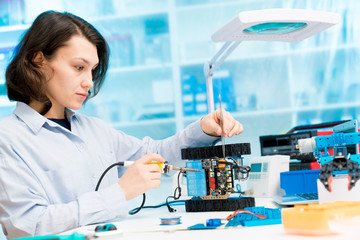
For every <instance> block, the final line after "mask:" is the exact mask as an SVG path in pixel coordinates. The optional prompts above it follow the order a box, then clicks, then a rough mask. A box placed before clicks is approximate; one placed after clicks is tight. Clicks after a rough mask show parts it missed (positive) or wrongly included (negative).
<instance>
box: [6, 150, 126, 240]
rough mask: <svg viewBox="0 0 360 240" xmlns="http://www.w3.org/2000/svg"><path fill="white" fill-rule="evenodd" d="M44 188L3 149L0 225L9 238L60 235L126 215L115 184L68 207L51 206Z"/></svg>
mask: <svg viewBox="0 0 360 240" xmlns="http://www.w3.org/2000/svg"><path fill="white" fill-rule="evenodd" d="M0 145H1V144H0ZM42 185H43V184H42V182H41V181H40V180H39V178H38V177H37V174H36V173H34V172H32V171H31V170H30V169H29V168H28V167H27V166H26V164H24V163H23V162H22V161H21V158H20V157H19V156H18V155H17V154H16V152H15V151H14V150H12V149H11V148H10V147H7V146H4V145H2V146H0V216H1V218H0V224H2V225H3V229H4V233H5V235H6V236H7V238H9V239H11V238H19V237H25V236H33V235H45V234H54V233H60V232H63V231H66V230H69V229H73V228H77V227H80V226H83V225H86V224H90V223H94V222H101V221H107V220H111V219H112V218H118V217H123V216H125V215H127V203H126V200H125V197H124V194H123V192H122V190H121V188H120V186H119V185H118V184H117V183H116V182H115V183H114V184H113V185H110V186H107V187H104V188H102V189H100V190H99V191H97V192H95V191H90V192H87V193H85V194H82V195H80V196H78V197H77V198H76V200H74V201H70V202H67V203H53V202H51V200H49V197H48V192H46V190H45V189H44V187H43V186H42Z"/></svg>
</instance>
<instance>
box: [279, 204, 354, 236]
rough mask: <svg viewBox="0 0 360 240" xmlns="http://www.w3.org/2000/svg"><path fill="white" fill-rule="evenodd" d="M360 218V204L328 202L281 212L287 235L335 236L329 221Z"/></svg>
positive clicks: (297, 206)
mask: <svg viewBox="0 0 360 240" xmlns="http://www.w3.org/2000/svg"><path fill="white" fill-rule="evenodd" d="M355 216H360V202H350V201H349V202H347V201H338V202H326V203H321V204H318V203H315V204H309V205H296V206H295V207H293V208H284V209H282V211H281V217H282V223H283V225H284V229H285V232H286V233H287V234H300V235H330V234H334V232H333V231H331V229H330V227H329V221H334V220H342V219H349V218H352V217H355Z"/></svg>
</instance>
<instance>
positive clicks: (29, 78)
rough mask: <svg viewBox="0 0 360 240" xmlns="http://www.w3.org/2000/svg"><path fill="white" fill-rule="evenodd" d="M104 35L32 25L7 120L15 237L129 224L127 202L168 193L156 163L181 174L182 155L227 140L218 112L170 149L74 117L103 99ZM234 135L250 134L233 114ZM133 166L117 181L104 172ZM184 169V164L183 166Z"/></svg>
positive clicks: (80, 27)
mask: <svg viewBox="0 0 360 240" xmlns="http://www.w3.org/2000/svg"><path fill="white" fill-rule="evenodd" d="M108 59H109V50H108V46H107V43H106V41H105V40H104V38H103V37H102V36H101V35H100V33H99V32H98V31H97V30H96V29H95V28H94V27H93V26H92V25H90V24H89V23H88V22H86V21H84V20H83V19H81V18H79V17H77V16H74V15H72V14H70V13H59V12H54V11H48V12H44V13H42V14H40V15H39V16H38V17H37V18H36V20H35V21H34V22H33V24H32V26H31V27H30V29H29V30H28V31H27V32H26V34H25V35H24V37H23V38H22V40H21V41H20V43H19V45H18V46H17V48H16V51H15V53H14V57H13V59H12V61H11V63H10V64H9V66H8V68H7V70H6V86H7V92H8V97H9V98H10V99H11V100H14V101H17V105H16V109H15V110H14V112H13V113H12V114H11V115H10V116H7V117H5V118H3V119H1V120H0V223H1V224H2V227H3V231H4V233H5V235H6V236H7V237H8V238H16V237H23V236H29V235H43V234H52V233H59V232H63V231H65V230H69V229H72V228H76V227H79V226H83V225H86V224H91V223H96V222H102V221H109V220H111V219H115V218H119V217H124V216H126V215H127V212H128V210H127V206H126V200H129V199H132V198H134V197H136V196H138V195H141V194H142V193H144V192H146V191H147V190H149V189H151V188H158V187H159V186H160V178H161V172H160V169H159V167H158V166H157V165H154V164H148V163H149V162H152V161H158V162H164V161H165V159H166V160H167V161H169V162H170V163H172V164H174V165H180V164H181V161H180V149H181V148H185V147H189V146H208V145H211V144H213V143H215V142H216V141H217V140H218V136H219V135H220V134H221V128H220V126H219V114H220V112H219V110H217V111H215V112H214V113H211V114H209V115H207V116H205V117H203V118H202V119H201V120H199V121H197V122H195V123H193V124H191V125H189V126H188V127H187V128H186V129H184V130H182V131H180V132H178V133H177V134H176V135H174V136H172V137H169V138H167V139H164V140H161V141H155V140H152V139H151V138H148V137H146V138H144V139H142V140H140V139H137V138H135V137H132V136H128V135H126V134H125V133H123V132H121V131H117V130H115V129H113V128H111V127H109V126H107V125H106V124H105V123H104V122H102V121H101V120H99V119H96V118H92V117H87V116H84V115H82V114H78V113H75V112H73V111H71V110H70V109H73V110H78V109H80V108H81V107H82V105H83V104H84V102H85V101H86V100H88V99H89V98H91V97H93V96H95V95H96V94H97V93H98V92H99V90H100V87H101V85H102V83H103V81H104V78H105V74H106V71H107V68H108ZM224 126H225V129H226V130H225V131H224V133H225V136H227V137H231V136H233V135H236V134H240V133H241V132H242V130H243V128H242V125H241V124H240V123H239V122H237V121H236V120H234V118H233V117H232V116H231V115H230V114H229V113H228V112H224ZM125 160H133V161H135V160H136V161H135V163H134V164H133V165H131V166H130V167H129V168H128V169H127V170H126V171H125V173H124V174H123V175H122V176H121V177H120V178H118V175H117V172H116V171H110V172H109V173H108V174H107V175H106V176H105V178H104V180H103V181H102V184H101V187H100V189H99V191H95V186H96V183H97V181H98V180H99V177H100V176H101V174H102V173H103V171H104V170H105V169H106V168H107V167H108V166H110V165H111V164H113V163H115V162H119V161H125ZM176 161H178V162H176Z"/></svg>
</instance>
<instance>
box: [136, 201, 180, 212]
mask: <svg viewBox="0 0 360 240" xmlns="http://www.w3.org/2000/svg"><path fill="white" fill-rule="evenodd" d="M186 201H187V200H176V201H170V202H167V203H166V202H164V203H161V204H158V205H153V206H143V207H142V209H145V208H159V207H163V206H167V204H169V205H171V204H172V203H181V202H184V203H185V202H186ZM138 208H140V207H136V208H134V209H132V210H131V211H135V210H137V209H138Z"/></svg>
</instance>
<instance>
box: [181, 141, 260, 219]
mask: <svg viewBox="0 0 360 240" xmlns="http://www.w3.org/2000/svg"><path fill="white" fill-rule="evenodd" d="M224 153H225V157H224ZM250 153H251V151H250V144H249V143H240V144H226V145H224V146H211V147H201V148H187V149H182V159H185V160H187V162H186V167H187V168H191V169H198V170H199V172H187V173H186V178H187V193H188V196H193V199H191V200H188V201H186V203H185V208H186V211H188V212H190V211H191V212H197V211H232V210H236V209H242V208H244V207H251V206H254V199H253V198H250V197H248V198H245V197H240V198H230V194H232V193H235V190H234V187H235V184H234V180H246V179H247V178H248V176H249V172H250V170H251V169H250V167H249V166H243V163H242V160H243V158H242V155H246V154H250ZM225 203H226V204H225Z"/></svg>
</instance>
